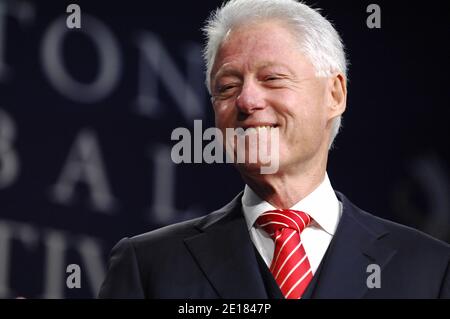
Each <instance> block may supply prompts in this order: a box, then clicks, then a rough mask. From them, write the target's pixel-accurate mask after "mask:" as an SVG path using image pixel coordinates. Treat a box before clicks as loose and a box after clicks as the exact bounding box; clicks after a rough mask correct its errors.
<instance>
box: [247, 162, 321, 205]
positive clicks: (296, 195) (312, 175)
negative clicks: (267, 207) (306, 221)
mask: <svg viewBox="0 0 450 319" xmlns="http://www.w3.org/2000/svg"><path fill="white" fill-rule="evenodd" d="M326 162H327V159H326V158H325V159H324V160H323V161H318V162H316V163H317V164H316V165H313V167H309V168H308V169H305V168H304V166H303V168H304V169H301V168H299V167H297V168H296V169H291V170H289V171H290V172H285V173H283V172H279V173H277V174H270V175H269V174H267V175H262V174H251V173H248V172H245V171H241V175H242V178H243V180H244V181H245V182H246V183H247V185H248V186H250V188H251V189H252V190H253V191H254V192H255V193H256V194H258V196H259V197H261V198H262V199H264V200H265V201H267V202H269V203H270V204H271V205H272V206H274V207H276V208H280V209H288V208H290V207H292V206H293V205H294V204H296V203H297V202H299V201H300V200H302V199H303V198H305V197H306V196H308V195H309V194H310V193H312V192H313V191H314V190H315V189H316V188H317V187H318V186H319V185H320V183H322V181H323V180H324V178H325V172H326Z"/></svg>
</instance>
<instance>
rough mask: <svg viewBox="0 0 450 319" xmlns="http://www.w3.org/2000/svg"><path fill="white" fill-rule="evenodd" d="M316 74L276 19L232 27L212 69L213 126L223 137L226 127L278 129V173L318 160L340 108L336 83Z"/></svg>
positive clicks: (322, 153)
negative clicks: (335, 91) (336, 93)
mask: <svg viewBox="0 0 450 319" xmlns="http://www.w3.org/2000/svg"><path fill="white" fill-rule="evenodd" d="M315 73H316V72H315V69H314V67H313V65H312V64H311V63H310V62H309V60H308V59H307V58H306V57H305V56H304V55H303V54H302V53H301V52H300V50H299V46H298V41H296V40H295V38H294V37H293V35H292V33H291V32H290V31H289V30H288V28H287V27H286V26H284V25H282V24H281V23H280V22H278V21H265V22H257V23H254V24H250V25H245V26H240V27H237V28H235V29H232V30H231V31H230V32H229V33H228V34H227V36H226V38H225V40H224V41H223V43H222V45H221V46H220V48H219V50H218V52H217V55H216V59H215V63H214V65H213V68H212V72H211V89H212V95H213V106H214V111H215V119H216V126H217V127H218V128H219V129H220V130H221V131H222V133H223V134H224V136H225V132H226V128H235V129H236V128H243V129H249V128H258V127H261V126H265V127H267V126H270V127H271V128H277V129H278V130H279V171H281V172H288V171H289V170H291V169H298V166H299V165H307V163H308V161H313V160H319V158H320V157H323V156H326V154H327V153H328V144H329V135H330V129H331V121H332V118H334V117H336V116H337V115H339V114H340V113H342V111H343V110H341V111H340V112H339V111H338V112H336V105H335V104H336V101H335V99H334V93H333V88H336V83H334V81H330V79H328V78H318V77H316V76H315ZM249 131H252V132H255V130H254V129H250V130H249ZM256 132H258V129H256ZM256 134H259V133H256ZM272 142H273V141H272ZM243 169H244V170H245V169H252V166H251V165H243Z"/></svg>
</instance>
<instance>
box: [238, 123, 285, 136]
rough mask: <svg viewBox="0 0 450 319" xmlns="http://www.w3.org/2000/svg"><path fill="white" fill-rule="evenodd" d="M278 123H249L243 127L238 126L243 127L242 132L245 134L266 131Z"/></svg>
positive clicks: (275, 126)
mask: <svg viewBox="0 0 450 319" xmlns="http://www.w3.org/2000/svg"><path fill="white" fill-rule="evenodd" d="M278 126H279V125H277V124H268V125H266V124H265V125H249V126H245V127H238V128H240V129H243V130H244V131H243V133H244V134H245V135H248V134H255V133H260V132H267V131H268V130H271V129H273V128H277V127H278Z"/></svg>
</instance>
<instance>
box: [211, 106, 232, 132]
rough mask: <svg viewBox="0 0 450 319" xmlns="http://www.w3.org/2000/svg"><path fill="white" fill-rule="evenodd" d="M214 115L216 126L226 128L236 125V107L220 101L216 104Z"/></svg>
mask: <svg viewBox="0 0 450 319" xmlns="http://www.w3.org/2000/svg"><path fill="white" fill-rule="evenodd" d="M214 116H215V122H216V127H218V128H220V129H224V128H226V127H234V118H235V115H234V108H233V107H232V106H231V105H227V104H225V103H220V104H218V105H214Z"/></svg>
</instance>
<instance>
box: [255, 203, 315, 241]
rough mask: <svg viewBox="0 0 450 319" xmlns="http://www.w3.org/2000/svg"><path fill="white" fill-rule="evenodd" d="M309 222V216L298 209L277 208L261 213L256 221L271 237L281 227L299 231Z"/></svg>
mask: <svg viewBox="0 0 450 319" xmlns="http://www.w3.org/2000/svg"><path fill="white" fill-rule="evenodd" d="M310 222H311V217H310V216H309V215H308V214H306V213H304V212H302V211H299V210H292V209H277V210H269V211H267V212H265V213H262V214H261V215H260V216H259V217H258V219H257V220H256V223H257V224H258V225H259V226H260V227H262V228H263V229H264V230H265V231H266V232H267V233H268V234H269V235H270V236H271V237H274V236H275V233H276V232H277V231H280V230H281V229H283V228H290V229H293V230H296V231H298V232H299V234H300V233H301V232H302V231H303V229H305V228H306V227H307V226H308V224H309V223H310Z"/></svg>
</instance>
